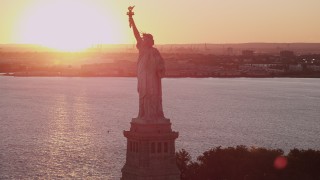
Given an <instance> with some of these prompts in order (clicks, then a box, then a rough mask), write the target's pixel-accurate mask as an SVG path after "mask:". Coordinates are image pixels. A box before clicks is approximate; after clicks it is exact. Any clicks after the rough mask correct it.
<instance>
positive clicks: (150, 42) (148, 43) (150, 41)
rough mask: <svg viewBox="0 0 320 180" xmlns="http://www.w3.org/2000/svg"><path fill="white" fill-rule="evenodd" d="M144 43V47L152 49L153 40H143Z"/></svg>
mask: <svg viewBox="0 0 320 180" xmlns="http://www.w3.org/2000/svg"><path fill="white" fill-rule="evenodd" d="M144 43H145V45H146V46H149V47H152V46H153V45H154V40H153V39H152V38H144Z"/></svg>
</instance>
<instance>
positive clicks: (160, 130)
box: [121, 119, 180, 180]
mask: <svg viewBox="0 0 320 180" xmlns="http://www.w3.org/2000/svg"><path fill="white" fill-rule="evenodd" d="M124 136H125V137H126V138H127V157H126V163H125V165H124V167H123V168H122V178H121V179H122V180H178V179H180V172H179V169H178V167H177V165H176V159H175V139H176V138H178V136H179V133H178V132H174V131H172V129H171V123H170V120H169V119H161V120H158V121H145V120H141V119H133V120H132V122H131V128H130V131H124Z"/></svg>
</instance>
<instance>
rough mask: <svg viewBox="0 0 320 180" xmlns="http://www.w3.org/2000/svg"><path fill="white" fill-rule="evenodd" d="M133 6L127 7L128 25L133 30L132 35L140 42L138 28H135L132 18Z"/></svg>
mask: <svg viewBox="0 0 320 180" xmlns="http://www.w3.org/2000/svg"><path fill="white" fill-rule="evenodd" d="M133 8H134V6H129V7H128V10H129V12H128V13H127V15H128V16H129V26H130V28H132V30H133V34H134V37H135V38H136V40H137V43H140V42H141V41H142V38H141V36H140V33H139V31H138V28H137V26H136V24H135V23H134V20H133V15H134V12H133V11H132V10H133Z"/></svg>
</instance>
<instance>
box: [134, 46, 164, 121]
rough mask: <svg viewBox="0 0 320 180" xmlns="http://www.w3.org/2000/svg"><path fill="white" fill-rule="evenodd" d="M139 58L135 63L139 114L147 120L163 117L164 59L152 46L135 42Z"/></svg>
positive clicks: (139, 116)
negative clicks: (162, 84) (162, 83)
mask: <svg viewBox="0 0 320 180" xmlns="http://www.w3.org/2000/svg"><path fill="white" fill-rule="evenodd" d="M137 48H138V49H139V59H138V63H137V77H138V93H139V115H138V118H141V119H146V120H148V121H152V120H157V119H159V118H164V114H163V108H162V86H161V78H162V77H164V74H165V68H164V60H163V58H162V57H161V55H160V52H159V51H158V50H157V49H156V48H153V47H146V46H144V45H142V43H141V44H140V43H138V44H137Z"/></svg>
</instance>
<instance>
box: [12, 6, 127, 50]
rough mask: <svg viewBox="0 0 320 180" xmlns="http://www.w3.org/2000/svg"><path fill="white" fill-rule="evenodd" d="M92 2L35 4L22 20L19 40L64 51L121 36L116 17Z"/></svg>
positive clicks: (18, 35) (113, 40) (87, 46)
mask: <svg viewBox="0 0 320 180" xmlns="http://www.w3.org/2000/svg"><path fill="white" fill-rule="evenodd" d="M89 2H90V1H83V0H77V1H71V0H46V1H39V2H38V3H36V4H34V5H33V6H32V7H31V8H30V9H29V10H28V11H27V12H25V14H24V15H23V18H22V19H21V21H20V25H19V28H18V32H17V37H18V38H19V41H20V42H24V43H31V44H40V45H43V46H46V47H49V48H53V49H56V50H61V51H81V50H85V49H87V48H89V47H91V46H93V45H95V44H100V43H110V44H112V43H117V42H118V41H119V40H120V39H121V37H120V36H121V33H120V31H119V29H120V28H119V25H118V24H117V20H116V19H115V18H114V17H112V14H111V13H110V12H106V10H103V9H102V8H100V7H98V5H96V4H93V3H90V4H89Z"/></svg>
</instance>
